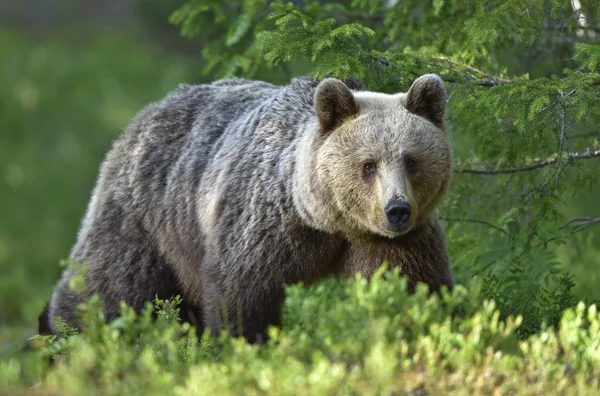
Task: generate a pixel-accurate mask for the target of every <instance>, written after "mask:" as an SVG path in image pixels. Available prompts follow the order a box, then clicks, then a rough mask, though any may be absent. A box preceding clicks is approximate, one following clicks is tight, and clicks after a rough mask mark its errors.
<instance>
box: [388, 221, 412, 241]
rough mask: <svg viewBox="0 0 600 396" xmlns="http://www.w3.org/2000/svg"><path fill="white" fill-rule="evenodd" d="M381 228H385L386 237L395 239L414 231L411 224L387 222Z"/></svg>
mask: <svg viewBox="0 0 600 396" xmlns="http://www.w3.org/2000/svg"><path fill="white" fill-rule="evenodd" d="M381 228H383V230H384V231H385V232H384V234H385V236H388V237H390V238H395V237H399V236H402V235H404V234H406V233H408V232H409V231H410V230H411V229H412V225H411V223H410V222H408V223H404V224H392V223H390V222H385V224H384V225H383V227H381Z"/></svg>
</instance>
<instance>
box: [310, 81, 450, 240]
mask: <svg viewBox="0 0 600 396" xmlns="http://www.w3.org/2000/svg"><path fill="white" fill-rule="evenodd" d="M328 83H330V84H335V87H336V89H335V90H332V89H329V92H334V93H335V95H337V97H338V98H340V97H341V100H340V99H338V101H337V102H338V103H339V102H340V101H341V103H342V104H343V105H342V106H340V107H339V108H337V109H336V117H338V118H339V117H341V118H343V119H342V120H339V121H338V122H337V125H339V126H337V125H336V124H335V123H332V121H331V117H329V119H328V120H327V121H328V125H332V124H333V125H336V126H335V127H333V128H331V127H327V126H323V124H322V131H321V133H323V134H324V136H323V140H322V144H321V146H320V148H319V151H318V153H317V157H316V165H317V169H316V173H317V177H318V178H319V181H320V183H323V184H325V185H327V186H328V187H329V190H330V191H331V194H332V196H333V200H334V202H335V206H336V209H337V211H339V214H338V215H339V216H340V217H341V218H344V219H345V221H344V222H343V224H344V228H345V229H344V230H342V232H344V233H346V234H347V235H348V236H352V235H364V234H370V235H372V234H376V235H381V236H385V237H389V238H394V237H397V236H401V235H403V234H406V233H407V232H409V231H410V230H412V229H414V228H415V226H417V225H419V224H423V223H424V222H425V221H426V220H427V219H428V217H429V216H430V215H431V214H432V212H433V211H434V210H435V208H436V207H437V205H438V204H439V203H440V201H441V200H442V198H443V197H444V195H445V193H446V191H447V188H448V183H449V180H450V176H451V163H452V154H451V149H450V144H449V141H448V137H447V134H446V132H445V129H444V122H443V112H444V107H445V101H446V93H445V87H444V85H443V83H442V81H441V79H440V78H439V77H437V76H435V75H425V76H422V77H420V78H419V79H417V80H416V81H415V82H414V83H413V85H412V87H411V89H410V90H409V92H408V93H400V94H396V95H386V94H381V93H374V92H354V93H352V92H351V91H350V90H347V89H346V91H347V92H344V90H343V87H342V86H340V85H339V83H341V82H339V81H337V80H325V81H324V82H323V83H322V84H321V85H323V84H328ZM348 95H351V97H349V96H348ZM319 96H320V95H319V91H317V94H316V102H315V105H316V107H317V109H318V106H319V103H322V102H323V101H326V100H329V106H330V108H331V101H332V100H333V99H334V97H333V95H331V96H329V97H326V98H321V99H322V100H321V102H320V101H319ZM409 109H410V110H411V111H409ZM344 110H345V112H344ZM330 113H331V112H328V114H330ZM317 114H318V115H319V112H318V111H317ZM320 119H321V117H320ZM406 203H408V204H409V205H410V208H411V213H410V217H409V218H408V220H407V221H404V222H401V223H402V224H398V223H397V222H396V224H394V223H393V221H392V220H390V216H389V213H388V212H386V207H387V208H388V210H389V206H388V205H393V204H402V205H404V204H406Z"/></svg>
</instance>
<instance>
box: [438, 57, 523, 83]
mask: <svg viewBox="0 0 600 396" xmlns="http://www.w3.org/2000/svg"><path fill="white" fill-rule="evenodd" d="M433 58H434V59H439V60H442V61H445V62H448V63H449V64H451V65H457V66H459V67H463V68H465V69H469V70H471V71H474V72H475V73H479V74H482V75H484V76H486V77H487V78H489V79H490V80H493V81H499V82H504V83H514V82H515V80H511V79H508V78H503V77H498V76H493V75H491V74H489V73H486V72H484V71H483V70H481V69H478V68H476V67H473V66H469V65H466V64H464V63H461V62H457V61H455V60H453V59H450V58H448V57H446V56H434V57H433Z"/></svg>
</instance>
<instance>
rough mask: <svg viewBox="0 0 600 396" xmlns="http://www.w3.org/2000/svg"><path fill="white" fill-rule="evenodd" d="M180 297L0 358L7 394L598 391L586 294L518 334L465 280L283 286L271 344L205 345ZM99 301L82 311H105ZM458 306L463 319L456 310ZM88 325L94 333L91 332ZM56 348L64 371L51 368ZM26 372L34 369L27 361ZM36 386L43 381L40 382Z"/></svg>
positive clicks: (599, 322)
mask: <svg viewBox="0 0 600 396" xmlns="http://www.w3.org/2000/svg"><path fill="white" fill-rule="evenodd" d="M177 303H178V301H157V304H156V309H157V315H156V316H157V317H158V318H159V319H158V320H157V321H156V322H155V321H153V320H152V307H151V306H150V305H148V306H147V307H146V308H145V309H144V310H143V311H142V312H141V313H140V314H139V315H136V314H135V313H134V311H133V310H131V309H130V308H128V307H126V306H125V305H123V306H122V310H121V312H122V316H121V317H120V318H119V319H117V320H115V321H113V322H112V323H110V324H106V323H105V322H104V321H103V319H102V316H101V315H90V316H87V317H86V320H85V322H86V323H85V326H86V328H87V329H88V330H87V331H85V332H83V333H81V334H76V335H71V336H69V337H67V338H63V339H61V340H60V341H55V340H51V343H50V345H49V346H46V347H42V348H41V349H40V351H39V352H35V353H32V354H31V355H29V356H28V360H29V366H26V360H25V359H21V360H19V359H16V358H15V359H10V360H4V361H2V362H0V389H3V390H4V391H6V392H8V393H10V392H11V391H14V390H15V389H17V388H18V387H20V386H22V385H21V384H22V379H21V378H20V376H21V375H22V374H20V372H21V373H22V372H23V370H24V371H25V372H28V371H32V372H34V375H32V378H31V381H32V382H36V384H37V386H36V391H37V392H40V393H41V394H54V393H56V392H58V393H60V394H64V395H70V394H74V395H75V394H77V395H79V394H92V395H94V394H102V395H117V394H119V395H120V394H130V393H132V392H133V393H135V394H140V393H143V394H149V395H155V394H156V395H162V394H178V395H179V394H181V395H184V394H185V395H189V394H219V395H221V394H273V395H287V394H332V393H335V394H340V393H341V394H397V393H402V394H404V393H410V392H413V393H416V392H429V393H432V394H445V393H447V392H453V393H459V394H463V393H465V392H475V393H477V394H481V393H485V394H488V393H494V392H499V393H507V392H517V393H518V394H540V393H546V392H551V393H557V392H558V393H561V394H581V393H594V392H598V391H599V390H600V389H599V388H600V377H598V372H597V367H598V364H600V349H598V342H597V340H598V339H599V337H600V314H599V313H598V312H597V308H596V306H595V305H591V306H586V305H585V304H583V303H580V304H579V305H577V307H575V308H569V309H567V310H566V311H565V312H564V313H563V314H562V315H561V319H560V320H561V326H560V330H554V329H552V328H548V327H543V328H542V329H541V331H540V332H539V333H538V334H536V335H534V336H532V337H529V338H527V339H526V340H524V341H518V340H517V337H516V336H515V331H516V329H517V328H518V326H519V325H520V323H521V320H522V319H521V317H516V318H513V317H509V318H507V319H506V320H501V319H500V317H501V314H500V312H499V310H498V309H497V307H496V306H495V304H494V302H493V301H490V300H483V299H482V296H481V295H479V294H477V295H474V294H473V293H471V292H468V291H467V289H465V288H464V287H462V286H459V287H458V288H457V289H456V290H455V291H454V293H452V294H448V293H445V292H444V293H443V295H442V297H438V296H429V295H428V292H427V290H426V288H423V287H420V288H418V290H417V292H416V293H415V294H414V295H410V296H409V295H408V294H407V291H406V281H405V279H404V278H402V277H400V276H399V275H398V272H397V271H392V272H389V271H388V272H383V271H380V272H379V273H378V274H377V275H376V276H375V277H374V279H373V280H372V281H371V282H366V281H365V280H364V279H361V278H360V277H357V278H356V279H351V280H347V281H340V280H336V279H330V280H327V281H325V282H322V283H320V284H318V285H315V286H313V287H310V288H306V287H303V286H302V285H295V286H290V287H288V288H287V299H286V301H285V305H284V316H283V317H284V324H283V327H282V328H281V329H276V328H272V329H271V331H270V336H271V339H270V340H269V341H268V342H267V343H266V344H264V345H260V346H258V345H249V344H247V343H246V342H245V341H244V340H243V339H234V338H231V337H229V336H227V335H226V334H224V335H223V336H222V337H221V338H220V339H218V340H217V339H214V338H211V337H209V336H208V335H204V336H203V337H202V338H201V339H200V340H199V339H198V338H197V337H196V336H195V332H194V331H193V329H191V328H190V327H189V325H188V324H186V323H179V322H178V321H177V320H175V319H173V318H176V317H177V312H176V310H177ZM96 304H97V301H94V300H93V299H92V300H90V301H89V302H87V303H86V305H88V307H86V310H88V311H90V312H91V311H94V312H99V311H98V310H97V308H96V307H92V306H93V305H96ZM457 307H460V309H461V311H462V314H460V315H454V316H453V312H456V311H457ZM92 329H93V330H92ZM48 354H51V355H52V356H53V357H54V358H56V359H58V360H56V361H55V366H54V367H52V368H50V369H48V368H44V364H43V362H44V361H45V360H44V359H43V358H45V357H47V356H48ZM27 367H35V369H33V368H27ZM39 381H41V383H40V382H39Z"/></svg>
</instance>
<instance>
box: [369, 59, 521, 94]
mask: <svg viewBox="0 0 600 396" xmlns="http://www.w3.org/2000/svg"><path fill="white" fill-rule="evenodd" d="M373 59H374V60H376V61H377V62H379V63H381V64H383V65H385V66H389V67H397V68H400V65H398V64H396V63H394V62H390V61H389V60H387V59H385V58H382V57H380V56H375V57H373ZM416 61H417V62H419V63H421V64H424V65H428V66H433V67H437V68H440V69H448V68H447V67H444V66H443V65H440V64H439V63H435V62H426V61H423V60H420V59H416ZM449 70H451V71H453V72H455V73H456V70H454V69H449ZM413 74H415V75H417V73H413ZM440 77H441V78H442V80H444V81H445V82H448V83H465V82H468V83H474V84H477V85H481V86H484V87H495V86H498V85H506V84H510V83H508V82H503V81H493V80H484V79H480V78H476V77H473V76H471V77H465V78H464V79H463V80H459V79H456V78H453V77H446V76H440Z"/></svg>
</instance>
